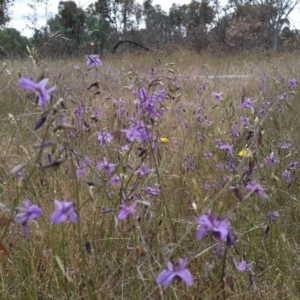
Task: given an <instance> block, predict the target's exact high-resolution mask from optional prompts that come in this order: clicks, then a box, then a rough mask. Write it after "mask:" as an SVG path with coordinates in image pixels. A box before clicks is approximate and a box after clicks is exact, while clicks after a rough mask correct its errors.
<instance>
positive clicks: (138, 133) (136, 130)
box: [121, 121, 150, 142]
mask: <svg viewBox="0 0 300 300" xmlns="http://www.w3.org/2000/svg"><path fill="white" fill-rule="evenodd" d="M121 131H122V132H124V133H125V134H126V138H127V139H128V141H130V142H133V141H138V142H145V141H148V140H149V138H150V137H149V134H148V132H147V129H146V126H145V125H144V123H143V122H141V121H138V122H137V124H136V125H131V126H130V127H129V128H128V129H123V130H121Z"/></svg>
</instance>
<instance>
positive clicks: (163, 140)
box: [159, 137, 169, 144]
mask: <svg viewBox="0 0 300 300" xmlns="http://www.w3.org/2000/svg"><path fill="white" fill-rule="evenodd" d="M159 140H160V141H161V142H162V143H163V144H166V143H167V142H168V141H169V139H168V138H166V137H161V138H160V139H159Z"/></svg>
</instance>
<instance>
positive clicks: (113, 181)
mask: <svg viewBox="0 0 300 300" xmlns="http://www.w3.org/2000/svg"><path fill="white" fill-rule="evenodd" d="M109 183H110V184H111V185H116V186H121V180H120V177H119V176H118V175H114V176H113V177H112V178H111V179H110V181H109Z"/></svg>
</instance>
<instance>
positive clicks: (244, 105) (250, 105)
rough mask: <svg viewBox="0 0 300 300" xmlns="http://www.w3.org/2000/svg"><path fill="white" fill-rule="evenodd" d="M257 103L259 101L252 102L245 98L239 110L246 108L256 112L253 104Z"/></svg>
mask: <svg viewBox="0 0 300 300" xmlns="http://www.w3.org/2000/svg"><path fill="white" fill-rule="evenodd" d="M255 102H257V100H253V101H252V100H251V99H250V98H245V99H244V102H243V103H242V104H240V106H239V108H240V109H244V108H250V109H251V110H252V111H254V107H253V104H254V103H255Z"/></svg>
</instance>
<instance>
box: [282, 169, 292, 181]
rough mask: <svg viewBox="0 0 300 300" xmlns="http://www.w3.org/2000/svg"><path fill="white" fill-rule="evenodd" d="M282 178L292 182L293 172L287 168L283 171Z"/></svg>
mask: <svg viewBox="0 0 300 300" xmlns="http://www.w3.org/2000/svg"><path fill="white" fill-rule="evenodd" d="M282 178H283V179H284V180H285V181H286V182H287V183H290V182H291V172H290V171H287V170H285V171H284V172H283V173H282Z"/></svg>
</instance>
